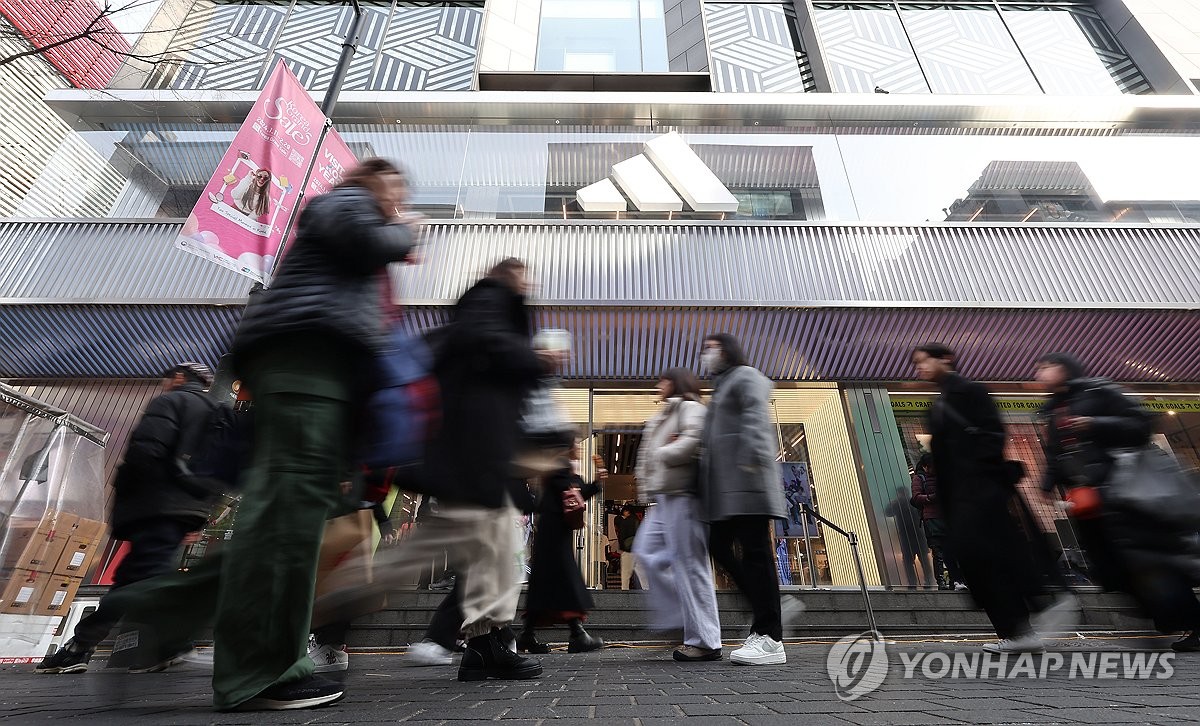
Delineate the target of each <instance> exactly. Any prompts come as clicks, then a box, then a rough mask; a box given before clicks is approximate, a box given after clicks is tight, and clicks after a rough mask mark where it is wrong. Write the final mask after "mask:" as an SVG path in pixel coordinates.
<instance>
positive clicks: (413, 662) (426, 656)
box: [404, 640, 454, 667]
mask: <svg viewBox="0 0 1200 726" xmlns="http://www.w3.org/2000/svg"><path fill="white" fill-rule="evenodd" d="M453 661H454V654H453V653H451V652H450V651H448V650H446V649H445V648H443V647H442V646H440V645H438V644H437V643H435V642H433V641H432V640H422V641H421V642H420V643H413V644H412V645H410V646H408V654H407V655H405V656H404V665H407V666H418V667H419V666H440V665H450V664H451V663H452V662H453Z"/></svg>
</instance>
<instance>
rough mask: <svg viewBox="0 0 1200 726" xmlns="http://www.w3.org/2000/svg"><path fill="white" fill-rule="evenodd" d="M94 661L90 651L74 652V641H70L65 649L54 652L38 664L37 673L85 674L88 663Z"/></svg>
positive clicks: (35, 669)
mask: <svg viewBox="0 0 1200 726" xmlns="http://www.w3.org/2000/svg"><path fill="white" fill-rule="evenodd" d="M91 659H92V651H90V650H79V651H77V650H74V641H71V640H68V641H67V642H66V644H65V645H63V647H61V648H59V649H58V650H56V651H54V652H53V653H51V654H50V655H48V656H46V657H45V658H43V659H42V662H41V663H38V664H37V667H36V668H34V671H35V672H37V673H85V672H87V669H88V661H90V660H91Z"/></svg>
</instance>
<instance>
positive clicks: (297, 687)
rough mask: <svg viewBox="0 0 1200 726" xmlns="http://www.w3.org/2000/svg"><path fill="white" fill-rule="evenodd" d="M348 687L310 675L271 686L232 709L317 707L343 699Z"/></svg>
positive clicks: (288, 709)
mask: <svg viewBox="0 0 1200 726" xmlns="http://www.w3.org/2000/svg"><path fill="white" fill-rule="evenodd" d="M345 695H346V689H345V687H344V686H342V684H340V683H338V682H336V681H331V680H329V679H328V678H322V677H321V676H309V677H308V678H305V679H304V680H302V681H292V682H291V683H281V684H279V685H277V686H271V687H270V688H268V689H267V690H265V691H263V692H262V693H259V694H258V695H257V696H255V697H254V698H251V699H250V700H249V701H246V702H245V703H243V704H241V705H240V706H237V707H236V708H233V709H230V710H233V711H292V710H295V709H301V708H316V707H317V706H326V705H329V704H331V703H335V702H337V701H340V700H342V697H343V696H345Z"/></svg>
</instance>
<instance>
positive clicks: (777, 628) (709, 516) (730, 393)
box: [700, 333, 787, 665]
mask: <svg viewBox="0 0 1200 726" xmlns="http://www.w3.org/2000/svg"><path fill="white" fill-rule="evenodd" d="M703 361H704V367H705V368H706V369H707V370H708V372H709V373H711V374H712V375H713V395H712V402H711V403H710V404H709V407H708V415H707V417H706V418H705V421H704V434H703V436H702V438H701V454H700V512H701V517H702V519H703V520H704V521H706V522H708V523H709V540H708V547H709V552H710V553H711V554H712V558H713V559H714V560H716V562H717V564H719V565H720V566H721V567H722V568H724V569H725V571H726V572H728V573H729V576H730V577H731V578H733V581H734V584H736V585H737V587H738V589H739V590H741V591H742V593H743V594H745V595H746V597H747V598H748V599H749V600H750V605H751V607H752V608H753V610H754V622H753V624H752V625H751V627H750V636H749V637H748V638H746V642H745V643H744V644H743V645H742V647H740V648H738V649H737V650H735V651H733V652H732V653H730V654H729V659H730V660H731V661H733V662H734V663H737V664H739V665H776V664H780V663H785V662H787V655H786V654H785V653H784V650H783V615H782V611H781V608H782V603H781V602H780V600H779V581H778V579H776V578H777V575H776V571H775V547H774V545H773V544H772V541H771V528H772V524H773V523H772V521H771V520H773V519H786V518H787V503H786V502H785V500H784V497H783V486H782V484H781V481H780V474H779V467H778V465H777V463H776V460H777V457H778V453H779V442H778V439H777V437H776V436H775V431H774V424H773V423H772V422H771V389H772V384H771V381H770V379H768V378H767V377H766V376H764V375H763V374H762V373H760V372H759V371H757V370H756V369H754V368H752V367H751V366H750V365H749V363H748V362H747V360H746V356H745V354H744V353H743V352H742V348H741V345H740V344H739V343H738V341H737V339H735V338H734V337H733V336H731V335H728V334H725V333H718V334H715V335H710V336H708V337H707V338H705V340H704V353H703ZM735 547H736V548H737V549H735ZM739 551H740V556H739V555H738V552H739Z"/></svg>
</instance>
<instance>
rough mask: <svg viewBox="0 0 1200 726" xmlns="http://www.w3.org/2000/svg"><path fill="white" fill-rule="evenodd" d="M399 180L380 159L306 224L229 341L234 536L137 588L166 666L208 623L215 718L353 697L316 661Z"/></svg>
mask: <svg viewBox="0 0 1200 726" xmlns="http://www.w3.org/2000/svg"><path fill="white" fill-rule="evenodd" d="M407 196H408V190H407V185H406V182H405V179H404V175H403V174H402V173H401V172H400V171H399V169H397V168H396V167H395V166H394V165H392V164H391V163H389V162H387V161H385V160H383V159H368V160H366V161H364V162H362V163H361V164H359V165H358V166H357V167H356V168H354V169H352V170H351V171H350V172H349V173H348V174H347V176H346V178H345V180H344V181H343V182H342V183H341V184H340V185H338V187H336V188H335V189H334V190H333V191H331V192H329V193H328V194H325V195H322V196H319V197H316V198H314V199H313V200H311V201H310V202H309V203H308V206H307V207H305V209H304V211H303V212H302V213H301V214H300V221H299V224H298V226H297V230H298V231H297V234H296V239H295V241H294V242H292V244H291V246H290V248H289V249H288V251H287V254H286V256H285V257H284V258H283V262H282V264H281V267H280V269H279V273H278V275H277V276H276V277H275V280H274V283H273V284H272V286H271V287H270V289H267V290H263V291H261V292H259V293H258V294H256V295H255V296H254V297H255V299H254V300H253V301H252V302H251V303H250V304H249V305H248V307H247V310H246V313H245V315H244V317H243V318H242V323H241V326H240V327H239V329H238V331H237V334H236V335H235V337H234V341H233V347H232V350H231V356H232V358H233V365H234V370H235V371H236V373H237V374H238V376H239V377H240V378H241V380H242V382H243V384H244V385H245V386H246V387H247V388H248V389H249V391H250V393H251V395H252V396H253V397H254V451H253V455H252V457H251V463H250V466H249V468H248V469H247V470H246V472H245V474H244V476H243V483H242V487H243V495H242V501H241V505H240V507H239V510H238V514H237V527H236V532H237V534H236V536H235V537H234V538H233V539H232V540H231V541H230V543H229V545H228V546H227V547H225V548H224V549H223V550H222V551H221V552H220V553H218V554H217V556H215V557H211V558H208V560H206V561H204V562H202V563H201V564H200V565H197V567H195V568H193V569H192V570H191V571H190V572H188V573H181V575H186V577H183V576H176V575H170V576H166V577H162V578H155V580H152V581H148V582H146V583H139V584H138V586H137V588H138V589H136V590H134V595H132V596H136V597H137V598H138V602H137V603H135V604H134V605H132V606H131V607H136V608H138V609H139V610H140V612H138V613H137V615H138V616H139V619H138V622H140V623H148V624H150V626H151V627H152V629H153V631H154V634H155V639H156V640H157V643H158V645H157V648H158V650H159V652H160V656H161V657H164V658H169V657H170V655H171V651H172V650H174V648H176V647H178V646H179V645H180V644H181V641H183V640H184V639H185V637H187V636H190V634H191V630H192V629H194V628H195V627H196V626H197V624H198V623H203V622H204V621H205V620H206V619H207V618H208V617H209V616H211V613H212V611H213V609H214V607H215V610H216V622H215V626H214V629H213V632H214V640H215V657H214V671H213V691H214V702H215V705H216V707H217V708H218V709H220V710H232V709H268V710H278V709H292V708H309V707H314V706H320V705H323V704H326V703H331V702H333V701H336V700H338V699H339V698H341V697H342V695H344V688H343V687H342V686H341V684H339V683H335V682H333V681H330V680H327V679H325V678H322V677H319V676H314V675H313V662H312V660H311V659H309V658H308V657H307V655H306V654H307V644H308V634H309V627H310V624H311V620H312V598H313V591H314V587H315V582H316V572H317V557H318V554H319V551H320V546H321V537H322V533H323V531H324V527H325V520H326V519H327V518H328V515H329V513H330V511H331V509H332V508H333V507H334V506H335V505H336V504H337V502H338V499H339V495H340V488H339V483H340V482H341V480H342V475H343V473H344V472H345V471H347V470H348V468H349V467H350V466H351V465H352V462H351V457H352V454H353V449H354V445H355V441H354V429H355V425H354V424H355V414H356V412H357V411H358V410H359V409H360V408H361V407H362V404H363V403H364V401H365V399H366V397H367V395H369V393H370V392H371V391H372V389H373V387H374V386H375V383H376V382H377V381H378V378H379V377H378V376H377V375H376V373H375V365H376V356H377V354H378V352H379V351H381V350H382V347H383V344H384V342H385V341H386V338H387V331H388V314H387V310H386V300H387V298H388V293H389V289H388V286H387V275H386V267H387V265H388V263H392V262H400V261H403V260H406V259H408V258H409V256H410V254H411V253H412V251H413V248H414V239H415V236H416V233H415V229H414V224H415V222H416V219H415V218H413V217H412V216H410V215H406V214H403V213H402V212H401V211H399V210H401V209H402V208H403V207H404V205H405V200H406V199H407Z"/></svg>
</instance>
